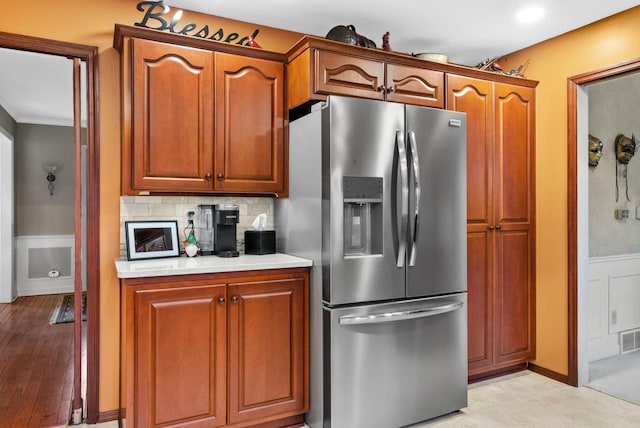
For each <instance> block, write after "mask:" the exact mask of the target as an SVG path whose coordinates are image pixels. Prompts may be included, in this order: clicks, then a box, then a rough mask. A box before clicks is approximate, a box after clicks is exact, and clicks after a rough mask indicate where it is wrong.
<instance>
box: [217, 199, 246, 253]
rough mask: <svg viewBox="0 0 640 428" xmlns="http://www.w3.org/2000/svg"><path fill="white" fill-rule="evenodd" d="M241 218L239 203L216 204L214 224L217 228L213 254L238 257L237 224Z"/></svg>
mask: <svg viewBox="0 0 640 428" xmlns="http://www.w3.org/2000/svg"><path fill="white" fill-rule="evenodd" d="M239 220H240V210H239V209H238V206H237V205H233V204H217V205H214V214H213V226H214V230H215V235H214V244H213V254H215V255H216V256H218V257H238V256H239V255H240V253H239V252H238V250H237V238H236V224H238V221H239Z"/></svg>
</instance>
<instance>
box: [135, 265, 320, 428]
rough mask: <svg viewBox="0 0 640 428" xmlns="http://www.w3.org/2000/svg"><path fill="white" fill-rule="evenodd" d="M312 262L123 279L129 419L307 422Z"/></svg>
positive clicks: (148, 423)
mask: <svg viewBox="0 0 640 428" xmlns="http://www.w3.org/2000/svg"><path fill="white" fill-rule="evenodd" d="M308 282H309V277H308V270H307V269H286V270H273V271H252V272H238V273H234V274H230V273H225V274H202V275H189V276H171V277H155V278H136V279H123V280H122V286H123V299H124V302H123V303H124V305H125V308H126V330H125V336H126V339H125V340H126V351H125V353H126V380H127V382H126V396H127V403H126V405H127V409H126V416H127V425H128V426H129V427H138V428H143V427H144V428H146V427H160V426H162V427H172V426H184V425H189V426H193V427H218V426H233V427H249V426H264V427H278V426H291V425H295V424H296V423H299V425H300V426H301V424H302V418H303V414H304V413H305V412H306V411H307V410H308V403H309V398H308V378H309V375H308V358H309V355H308V354H309V346H308V303H309V300H308V299H309V298H308Z"/></svg>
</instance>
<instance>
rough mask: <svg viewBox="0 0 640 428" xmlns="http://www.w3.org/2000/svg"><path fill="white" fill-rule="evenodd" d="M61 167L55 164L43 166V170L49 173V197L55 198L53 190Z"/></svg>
mask: <svg viewBox="0 0 640 428" xmlns="http://www.w3.org/2000/svg"><path fill="white" fill-rule="evenodd" d="M58 168H59V166H58V165H55V164H51V165H43V166H42V169H44V172H46V173H47V181H48V182H49V184H48V186H47V187H48V188H49V195H51V196H53V190H54V189H55V187H56V186H55V184H53V182H54V181H56V171H57V170H58Z"/></svg>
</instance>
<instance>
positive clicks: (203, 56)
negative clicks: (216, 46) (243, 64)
mask: <svg viewBox="0 0 640 428" xmlns="http://www.w3.org/2000/svg"><path fill="white" fill-rule="evenodd" d="M131 43H132V45H131V61H132V64H131V79H132V81H131V98H132V99H131V106H130V108H129V107H127V106H125V115H126V114H131V130H130V134H131V138H132V141H131V142H130V148H129V147H127V146H128V144H126V143H125V147H124V150H123V159H124V160H125V161H124V162H123V168H130V171H126V173H124V174H123V177H127V175H130V176H131V178H132V183H131V184H130V185H131V187H132V189H133V190H134V191H135V190H151V191H153V190H157V191H178V192H189V191H201V190H213V180H212V179H211V178H212V173H213V53H212V52H209V51H205V50H200V49H194V48H189V47H181V46H177V45H168V44H164V43H159V42H154V41H149V40H143V39H132V40H131ZM127 112H128V113H127ZM125 126H126V119H125ZM127 133H128V132H127V131H126V130H125V134H127ZM126 138H127V137H125V140H126Z"/></svg>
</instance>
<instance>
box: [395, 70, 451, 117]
mask: <svg viewBox="0 0 640 428" xmlns="http://www.w3.org/2000/svg"><path fill="white" fill-rule="evenodd" d="M385 88H386V91H387V101H393V102H398V103H404V104H412V105H417V106H425V107H435V108H444V73H443V72H442V71H435V70H427V69H424V68H417V67H410V66H406V65H400V64H387V78H386V84H385Z"/></svg>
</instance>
